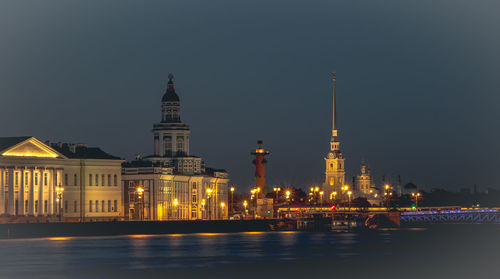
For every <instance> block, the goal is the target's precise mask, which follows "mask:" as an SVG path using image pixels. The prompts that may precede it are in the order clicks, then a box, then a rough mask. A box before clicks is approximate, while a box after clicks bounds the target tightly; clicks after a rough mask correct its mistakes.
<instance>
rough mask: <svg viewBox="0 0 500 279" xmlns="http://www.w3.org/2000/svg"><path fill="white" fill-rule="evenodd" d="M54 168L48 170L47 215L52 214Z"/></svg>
mask: <svg viewBox="0 0 500 279" xmlns="http://www.w3.org/2000/svg"><path fill="white" fill-rule="evenodd" d="M54 177H55V175H54V170H53V169H51V170H49V179H48V180H49V191H48V203H49V204H48V207H49V208H48V210H47V211H48V212H47V214H48V215H52V214H54Z"/></svg>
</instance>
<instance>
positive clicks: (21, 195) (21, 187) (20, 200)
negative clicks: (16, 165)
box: [17, 167, 27, 216]
mask: <svg viewBox="0 0 500 279" xmlns="http://www.w3.org/2000/svg"><path fill="white" fill-rule="evenodd" d="M20 175H21V184H20V185H19V187H18V188H17V189H18V190H17V193H18V198H17V200H18V202H17V215H20V216H24V214H25V213H26V210H25V208H24V184H25V183H26V182H27V181H26V178H25V177H24V175H25V169H24V167H22V168H21V174H20Z"/></svg>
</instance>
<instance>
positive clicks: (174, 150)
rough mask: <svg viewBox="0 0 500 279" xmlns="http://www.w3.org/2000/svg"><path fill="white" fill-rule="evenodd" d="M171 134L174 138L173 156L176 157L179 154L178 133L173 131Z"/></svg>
mask: <svg viewBox="0 0 500 279" xmlns="http://www.w3.org/2000/svg"><path fill="white" fill-rule="evenodd" d="M170 136H171V138H172V156H173V157H175V156H177V134H174V133H172V134H171V135H170Z"/></svg>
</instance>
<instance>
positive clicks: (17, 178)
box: [14, 172, 19, 186]
mask: <svg viewBox="0 0 500 279" xmlns="http://www.w3.org/2000/svg"><path fill="white" fill-rule="evenodd" d="M14 177H15V181H14V186H17V185H19V173H18V172H16V175H15V176H14Z"/></svg>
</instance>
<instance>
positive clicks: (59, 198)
mask: <svg viewBox="0 0 500 279" xmlns="http://www.w3.org/2000/svg"><path fill="white" fill-rule="evenodd" d="M56 193H57V199H56V201H57V203H58V207H59V222H61V221H62V198H63V193H64V188H63V187H56Z"/></svg>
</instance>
